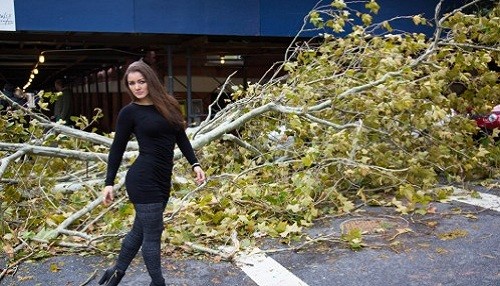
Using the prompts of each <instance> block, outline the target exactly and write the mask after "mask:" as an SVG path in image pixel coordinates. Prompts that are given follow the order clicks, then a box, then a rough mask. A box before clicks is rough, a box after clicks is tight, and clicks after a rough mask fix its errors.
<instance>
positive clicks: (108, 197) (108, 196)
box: [102, 186, 114, 206]
mask: <svg viewBox="0 0 500 286" xmlns="http://www.w3.org/2000/svg"><path fill="white" fill-rule="evenodd" d="M102 196H103V200H102V202H103V203H104V205H105V206H107V205H109V204H110V203H111V202H112V201H113V199H114V195H113V186H106V187H104V189H103V190H102Z"/></svg>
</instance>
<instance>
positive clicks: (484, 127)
mask: <svg viewBox="0 0 500 286" xmlns="http://www.w3.org/2000/svg"><path fill="white" fill-rule="evenodd" d="M472 118H473V119H474V120H476V124H477V126H478V127H479V128H481V133H483V134H484V133H485V134H487V135H491V134H492V132H493V130H494V129H495V128H500V105H497V106H495V107H494V108H493V110H491V112H490V113H489V114H486V115H474V116H472Z"/></svg>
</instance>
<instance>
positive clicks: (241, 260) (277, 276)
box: [236, 248, 308, 286]
mask: <svg viewBox="0 0 500 286" xmlns="http://www.w3.org/2000/svg"><path fill="white" fill-rule="evenodd" d="M236 263H237V265H239V267H240V268H241V270H243V271H244V272H245V273H246V274H247V275H248V277H250V278H251V279H252V280H253V281H254V282H255V283H257V285H259V286H277V285H280V286H308V285H307V284H306V283H305V282H304V281H302V280H301V279H300V278H298V277H297V276H295V275H293V273H292V272H290V271H288V269H286V268H285V267H283V266H282V265H281V264H279V263H278V262H276V260H274V259H272V258H271V257H268V256H267V255H266V254H264V253H262V252H261V251H260V249H258V248H255V249H254V250H253V251H252V252H251V253H249V254H242V255H239V256H238V257H237V258H236Z"/></svg>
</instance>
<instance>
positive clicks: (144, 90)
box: [127, 72, 151, 103]
mask: <svg viewBox="0 0 500 286" xmlns="http://www.w3.org/2000/svg"><path fill="white" fill-rule="evenodd" d="M127 84H128V88H130V91H132V94H133V95H134V96H135V98H137V101H138V102H140V103H151V100H150V99H149V90H148V83H147V82H146V79H144V76H142V74H141V73H140V72H131V73H129V74H128V76H127Z"/></svg>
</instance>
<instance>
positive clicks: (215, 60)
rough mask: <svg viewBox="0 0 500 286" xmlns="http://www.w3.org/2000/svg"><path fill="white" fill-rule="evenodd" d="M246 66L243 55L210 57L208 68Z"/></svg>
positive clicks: (208, 57) (207, 62) (207, 63)
mask: <svg viewBox="0 0 500 286" xmlns="http://www.w3.org/2000/svg"><path fill="white" fill-rule="evenodd" d="M243 64H244V61H243V56H241V55H208V56H207V61H206V62H205V65H206V66H221V65H225V66H242V65H243Z"/></svg>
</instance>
